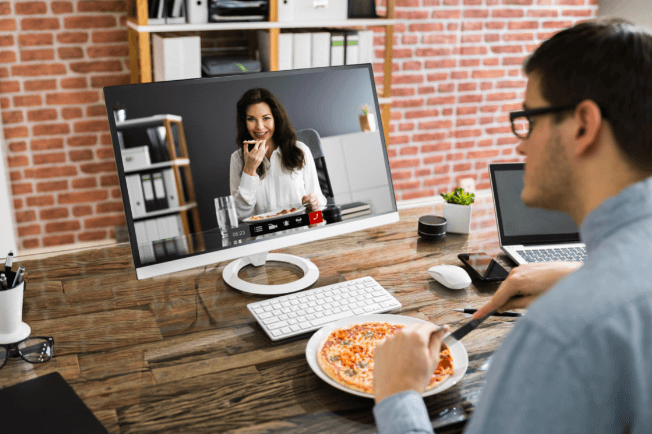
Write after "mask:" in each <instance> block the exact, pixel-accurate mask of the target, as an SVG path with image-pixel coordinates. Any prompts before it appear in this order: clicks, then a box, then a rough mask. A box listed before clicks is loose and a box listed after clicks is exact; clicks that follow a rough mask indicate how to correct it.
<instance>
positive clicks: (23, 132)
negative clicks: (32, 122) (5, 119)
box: [4, 127, 29, 139]
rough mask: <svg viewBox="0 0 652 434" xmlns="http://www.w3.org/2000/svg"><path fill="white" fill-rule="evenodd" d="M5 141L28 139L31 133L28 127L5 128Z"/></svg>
mask: <svg viewBox="0 0 652 434" xmlns="http://www.w3.org/2000/svg"><path fill="white" fill-rule="evenodd" d="M4 130H5V139H15V138H18V137H27V136H29V131H28V130H27V127H12V128H8V127H5V129H4Z"/></svg>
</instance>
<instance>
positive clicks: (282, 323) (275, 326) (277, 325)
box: [267, 321, 290, 330]
mask: <svg viewBox="0 0 652 434" xmlns="http://www.w3.org/2000/svg"><path fill="white" fill-rule="evenodd" d="M287 325H290V324H289V323H288V322H287V321H279V322H275V323H273V324H270V325H268V326H267V327H268V328H269V329H270V330H274V329H280V328H281V327H285V326H287Z"/></svg>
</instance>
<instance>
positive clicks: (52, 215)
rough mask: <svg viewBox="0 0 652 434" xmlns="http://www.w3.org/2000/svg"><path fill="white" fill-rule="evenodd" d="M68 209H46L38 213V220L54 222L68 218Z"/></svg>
mask: <svg viewBox="0 0 652 434" xmlns="http://www.w3.org/2000/svg"><path fill="white" fill-rule="evenodd" d="M68 214H69V212H68V208H48V209H42V210H41V211H39V218H40V219H41V220H56V219H63V218H68Z"/></svg>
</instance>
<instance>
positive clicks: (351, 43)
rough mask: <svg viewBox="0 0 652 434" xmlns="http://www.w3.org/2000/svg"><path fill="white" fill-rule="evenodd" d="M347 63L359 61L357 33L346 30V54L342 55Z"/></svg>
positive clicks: (351, 63)
mask: <svg viewBox="0 0 652 434" xmlns="http://www.w3.org/2000/svg"><path fill="white" fill-rule="evenodd" d="M344 59H345V61H346V64H347V65H353V64H356V63H359V61H358V33H357V32H346V54H345V56H344Z"/></svg>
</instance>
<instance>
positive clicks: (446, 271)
mask: <svg viewBox="0 0 652 434" xmlns="http://www.w3.org/2000/svg"><path fill="white" fill-rule="evenodd" d="M428 273H429V274H430V276H432V278H433V279H435V280H436V281H437V282H439V283H441V284H442V285H444V286H445V287H446V288H449V289H462V288H466V287H467V286H469V285H470V284H471V277H469V275H468V273H467V272H466V271H464V269H463V268H462V267H458V266H457V265H435V266H434V267H431V268H429V269H428Z"/></svg>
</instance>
